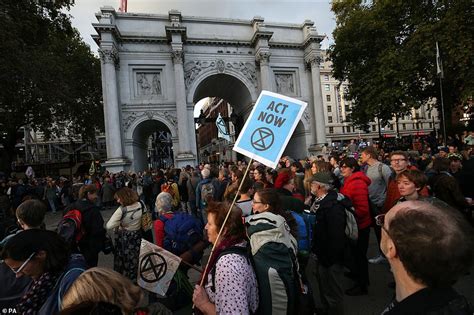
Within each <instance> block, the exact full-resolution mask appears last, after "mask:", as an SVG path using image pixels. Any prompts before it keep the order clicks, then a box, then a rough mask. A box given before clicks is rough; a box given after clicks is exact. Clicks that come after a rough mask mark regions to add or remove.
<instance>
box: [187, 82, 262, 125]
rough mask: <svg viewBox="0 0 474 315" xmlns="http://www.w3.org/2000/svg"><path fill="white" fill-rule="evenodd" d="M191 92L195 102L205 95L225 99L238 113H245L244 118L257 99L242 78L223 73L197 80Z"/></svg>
mask: <svg viewBox="0 0 474 315" xmlns="http://www.w3.org/2000/svg"><path fill="white" fill-rule="evenodd" d="M191 93H192V102H193V103H197V102H198V101H199V100H201V99H203V98H205V97H219V98H221V99H224V100H226V101H227V102H229V103H230V104H231V106H232V108H233V109H234V110H235V111H236V112H237V114H240V115H243V117H244V118H246V116H248V113H249V112H250V109H251V106H252V103H253V102H254V101H255V99H253V98H252V95H251V93H250V91H249V89H248V87H247V86H246V85H245V84H244V83H243V82H242V81H241V79H239V78H236V77H235V76H233V75H230V74H223V73H219V74H211V75H208V76H206V77H204V78H202V79H201V80H199V81H198V82H197V84H196V87H195V89H193V90H192V91H191V92H190V95H191Z"/></svg>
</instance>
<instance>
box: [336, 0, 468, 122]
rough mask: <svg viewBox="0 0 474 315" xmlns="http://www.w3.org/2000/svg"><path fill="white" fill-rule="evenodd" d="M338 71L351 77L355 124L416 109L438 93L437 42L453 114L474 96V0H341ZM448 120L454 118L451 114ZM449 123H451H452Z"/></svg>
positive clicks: (338, 76)
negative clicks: (460, 105)
mask: <svg viewBox="0 0 474 315" xmlns="http://www.w3.org/2000/svg"><path fill="white" fill-rule="evenodd" d="M332 10H333V12H334V13H335V15H336V29H335V30H334V32H333V36H334V41H335V44H334V45H332V46H331V47H330V49H329V59H330V60H331V61H332V63H333V70H334V77H335V78H336V79H338V80H340V81H345V80H347V81H348V82H349V87H348V91H347V95H346V97H347V98H348V99H351V100H353V102H354V107H353V110H352V114H351V117H350V118H351V119H352V121H353V123H354V124H355V125H357V126H360V127H367V125H368V123H369V122H370V121H373V120H374V119H375V118H380V119H381V121H382V123H384V124H386V123H387V122H388V121H389V120H391V119H392V118H393V117H394V116H398V117H400V116H401V115H406V114H408V113H409V111H410V109H411V108H413V107H414V108H418V107H419V106H421V105H422V104H425V103H426V102H427V101H429V100H432V99H433V98H436V99H437V100H438V102H437V106H438V110H439V112H441V111H440V101H439V99H440V97H439V96H440V88H439V79H438V77H437V73H436V41H438V42H439V46H440V51H441V58H442V62H443V68H444V79H443V91H444V103H445V111H446V117H450V116H451V109H452V108H453V106H456V105H458V104H460V103H462V102H463V101H464V100H466V99H468V98H469V97H472V95H473V92H474V91H473V90H474V80H473V75H472V72H473V60H474V58H473V51H474V5H473V2H472V0H445V1H441V0H439V1H438V0H407V1H398V0H395V1H389V0H384V1H376V0H374V1H362V0H340V1H334V2H333V4H332ZM447 120H449V119H447ZM447 123H448V124H449V121H448V122H447Z"/></svg>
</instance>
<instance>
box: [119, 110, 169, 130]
mask: <svg viewBox="0 0 474 315" xmlns="http://www.w3.org/2000/svg"><path fill="white" fill-rule="evenodd" d="M142 117H146V118H147V119H148V120H151V119H154V118H155V117H161V118H163V117H164V118H165V119H166V120H167V121H168V122H170V124H171V125H173V126H174V127H175V128H176V127H177V126H178V119H177V118H176V113H174V112H170V111H161V110H147V111H144V112H141V113H136V112H124V118H123V130H124V132H126V131H127V130H128V129H129V128H130V127H131V126H132V124H133V123H134V122H135V120H137V119H138V118H142Z"/></svg>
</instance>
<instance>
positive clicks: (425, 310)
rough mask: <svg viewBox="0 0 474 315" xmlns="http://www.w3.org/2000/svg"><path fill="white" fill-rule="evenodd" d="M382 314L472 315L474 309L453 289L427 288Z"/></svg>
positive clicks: (396, 303) (395, 304) (391, 306)
mask: <svg viewBox="0 0 474 315" xmlns="http://www.w3.org/2000/svg"><path fill="white" fill-rule="evenodd" d="M382 314H383V315H396V314H400V315H401V314H426V315H428V314H429V315H444V314H456V315H472V307H471V306H470V305H469V303H468V302H467V300H466V298H465V297H463V296H462V295H459V294H458V293H457V292H456V291H455V290H454V289H453V288H440V289H434V288H425V289H422V290H420V291H418V292H416V293H414V294H412V295H410V296H408V297H407V298H405V299H404V300H402V301H401V302H396V301H394V302H392V303H390V305H389V306H388V307H387V308H386V309H385V310H384V311H383V312H382Z"/></svg>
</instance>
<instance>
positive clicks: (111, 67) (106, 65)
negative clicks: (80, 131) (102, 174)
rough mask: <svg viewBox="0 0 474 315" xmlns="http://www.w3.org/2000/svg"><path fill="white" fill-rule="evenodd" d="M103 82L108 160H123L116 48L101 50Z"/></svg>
mask: <svg viewBox="0 0 474 315" xmlns="http://www.w3.org/2000/svg"><path fill="white" fill-rule="evenodd" d="M99 54H100V59H101V61H102V69H103V80H102V93H103V98H104V118H105V139H106V145H107V159H108V160H122V159H123V150H122V133H121V130H120V126H121V123H120V109H119V103H118V94H117V73H116V70H115V66H116V65H117V63H118V54H117V51H116V50H115V48H112V49H100V50H99Z"/></svg>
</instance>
